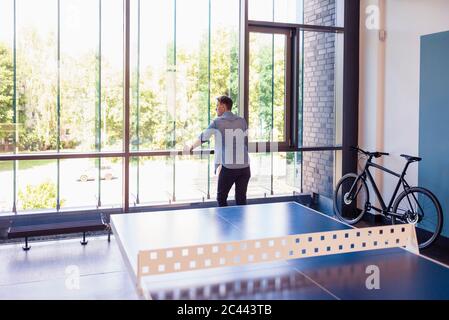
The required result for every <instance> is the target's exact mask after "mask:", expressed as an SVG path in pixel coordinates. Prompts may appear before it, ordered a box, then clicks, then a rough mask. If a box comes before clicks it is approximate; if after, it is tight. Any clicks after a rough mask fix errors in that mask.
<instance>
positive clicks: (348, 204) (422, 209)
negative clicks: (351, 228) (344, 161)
mask: <svg viewBox="0 0 449 320" xmlns="http://www.w3.org/2000/svg"><path fill="white" fill-rule="evenodd" d="M351 149H353V150H355V151H357V152H358V153H360V154H362V156H363V157H365V158H368V160H367V161H366V164H365V166H364V168H363V171H362V173H360V174H355V173H350V174H347V175H345V176H344V177H343V178H341V179H340V181H339V182H338V183H337V186H336V188H335V193H334V201H333V202H334V211H335V214H336V215H337V217H338V218H339V219H340V220H341V221H343V222H345V223H347V224H350V225H354V224H356V223H358V222H359V221H360V220H361V219H362V218H363V216H364V215H365V213H367V212H370V211H372V210H374V211H376V212H377V213H378V214H380V215H381V216H383V217H384V218H386V219H387V220H388V219H391V223H392V224H413V225H415V227H416V231H417V238H418V244H419V248H420V249H425V248H428V247H429V246H430V245H432V244H433V243H434V242H435V241H436V240H437V238H438V237H439V235H440V233H441V229H442V227H443V212H442V208H441V205H440V202H439V201H438V199H437V197H436V196H435V195H434V194H433V193H432V192H431V191H429V190H427V189H425V188H421V187H410V185H409V184H408V183H407V181H406V180H405V176H406V175H407V170H408V168H409V166H410V165H411V164H412V163H416V162H420V161H422V158H419V157H412V156H409V155H404V154H403V155H401V157H402V158H404V159H405V160H407V163H406V165H405V167H404V170H403V171H402V173H401V174H398V173H396V172H393V171H391V170H389V169H387V168H385V167H383V166H381V165H378V164H376V163H374V162H373V158H375V159H379V158H381V157H383V156H389V155H390V154H389V153H385V152H368V151H364V150H362V149H360V148H355V147H352V148H351ZM370 168H375V169H378V170H381V171H383V172H386V173H388V174H390V175H393V176H395V177H397V178H399V181H398V184H397V185H396V188H395V190H394V192H393V195H392V197H391V199H390V201H389V204H388V206H387V205H386V202H385V201H384V199H383V197H382V195H381V193H380V191H379V188H378V187H377V185H376V182H375V180H374V178H373V176H372V174H371V172H370V170H369V169H370ZM368 183H370V184H371V186H372V189H373V191H374V194H375V196H376V197H377V200H378V202H379V203H380V206H381V208H377V207H375V206H374V205H372V203H371V202H370V193H369V189H368ZM401 187H402V188H403V189H404V191H403V192H402V193H401V194H399V196H398V193H399V191H400V188H401Z"/></svg>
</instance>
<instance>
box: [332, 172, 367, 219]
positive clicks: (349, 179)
mask: <svg viewBox="0 0 449 320" xmlns="http://www.w3.org/2000/svg"><path fill="white" fill-rule="evenodd" d="M367 203H369V193H368V187H367V185H366V183H365V181H364V180H363V179H360V178H359V177H358V176H357V175H356V174H348V175H346V176H344V177H343V178H342V179H341V180H340V181H339V182H338V184H337V187H336V188H335V193H334V212H335V214H336V215H337V217H338V218H339V219H340V220H341V221H343V222H346V223H347V224H351V225H352V224H356V223H357V222H359V221H360V220H361V219H362V218H363V215H364V214H365V211H366V205H367Z"/></svg>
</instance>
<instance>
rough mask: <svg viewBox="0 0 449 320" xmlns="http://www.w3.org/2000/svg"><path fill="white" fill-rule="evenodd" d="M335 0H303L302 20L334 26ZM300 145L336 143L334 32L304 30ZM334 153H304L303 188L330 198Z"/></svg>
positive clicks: (315, 145)
mask: <svg viewBox="0 0 449 320" xmlns="http://www.w3.org/2000/svg"><path fill="white" fill-rule="evenodd" d="M334 21H335V0H304V23H306V24H316V25H328V26H329V25H333V24H334ZM304 55H305V56H304V97H303V100H304V101H303V102H304V104H303V124H304V126H303V145H304V146H310V147H317V146H333V145H334V144H335V108H334V101H335V87H334V85H335V82H334V79H335V34H332V33H318V32H305V33H304ZM333 180H334V153H333V152H329V151H326V152H306V153H304V155H303V189H304V191H305V192H315V193H319V194H321V195H324V196H328V197H331V196H332V192H333V185H334V181H333Z"/></svg>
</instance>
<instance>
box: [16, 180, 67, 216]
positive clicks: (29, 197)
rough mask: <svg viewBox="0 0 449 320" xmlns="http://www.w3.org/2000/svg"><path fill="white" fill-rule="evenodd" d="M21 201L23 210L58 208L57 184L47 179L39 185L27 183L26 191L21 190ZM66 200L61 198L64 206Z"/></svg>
mask: <svg viewBox="0 0 449 320" xmlns="http://www.w3.org/2000/svg"><path fill="white" fill-rule="evenodd" d="M18 195H19V201H20V204H21V207H22V209H23V210H36V209H49V208H56V195H57V190H56V185H55V184H54V183H53V182H51V181H47V182H44V183H41V184H39V185H37V186H32V185H27V186H26V187H25V191H22V190H19V194H18ZM64 203H65V200H63V199H61V200H60V204H61V206H63V205H64Z"/></svg>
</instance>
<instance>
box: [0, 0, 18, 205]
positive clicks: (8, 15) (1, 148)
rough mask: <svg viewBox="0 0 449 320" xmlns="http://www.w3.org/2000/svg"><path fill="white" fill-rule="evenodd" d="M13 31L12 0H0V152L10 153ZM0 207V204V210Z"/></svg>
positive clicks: (11, 135)
mask: <svg viewBox="0 0 449 320" xmlns="http://www.w3.org/2000/svg"><path fill="white" fill-rule="evenodd" d="M13 33H14V2H13V0H4V1H0V79H1V80H0V153H11V152H13V150H14V129H15V127H14V126H13V122H14V121H13V120H14V118H13V117H14V108H13V99H14V59H13V46H14V34H13ZM0 165H1V164H0ZM0 201H1V200H0ZM1 207H2V205H1V204H0V211H1V210H2V209H1Z"/></svg>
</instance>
